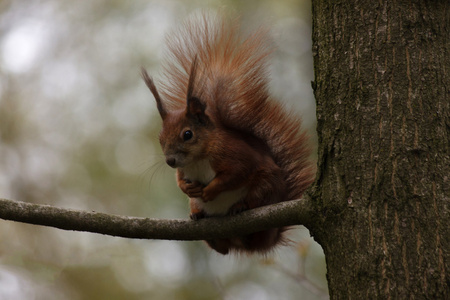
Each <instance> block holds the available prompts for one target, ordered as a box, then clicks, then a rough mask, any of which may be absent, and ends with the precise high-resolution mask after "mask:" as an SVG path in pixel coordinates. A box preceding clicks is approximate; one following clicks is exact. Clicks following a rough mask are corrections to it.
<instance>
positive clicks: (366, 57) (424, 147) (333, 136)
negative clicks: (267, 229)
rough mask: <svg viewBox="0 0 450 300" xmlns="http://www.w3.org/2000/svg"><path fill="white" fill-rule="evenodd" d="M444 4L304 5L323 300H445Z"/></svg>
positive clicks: (449, 13)
mask: <svg viewBox="0 0 450 300" xmlns="http://www.w3.org/2000/svg"><path fill="white" fill-rule="evenodd" d="M449 49H450V3H449V2H448V1H420V0H411V1H397V0H394V1H391V0H380V1H368V0H361V1H359V0H353V1H347V0H345V1H336V0H329V1H327V0H314V1H313V50H314V68H315V82H314V84H313V85H314V90H315V96H316V100H317V119H318V126H317V131H318V135H319V153H318V158H319V161H318V174H317V181H316V182H315V185H314V187H313V189H312V192H311V195H312V198H313V203H314V205H315V211H316V217H315V218H314V221H313V223H312V224H309V226H308V227H309V229H310V230H311V231H312V233H313V236H314V238H315V239H316V240H317V241H318V242H319V243H320V244H321V245H322V247H323V249H324V252H325V257H326V262H327V269H328V274H327V278H328V284H329V291H330V296H331V299H450V295H449V288H450V287H449V272H450V269H449V263H450V252H449V250H450V213H449V204H450V203H449V180H448V179H449V176H450V172H449V166H450V158H449V156H450V155H449V128H450V120H449V111H450V110H449V100H450V99H449V98H450V97H449V86H450V73H449V72H450V52H449Z"/></svg>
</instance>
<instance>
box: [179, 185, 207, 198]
mask: <svg viewBox="0 0 450 300" xmlns="http://www.w3.org/2000/svg"><path fill="white" fill-rule="evenodd" d="M180 188H181V190H182V191H183V193H185V194H186V195H188V196H189V197H190V198H199V197H202V195H203V185H202V184H201V183H200V182H198V181H194V182H190V181H185V182H184V184H183V185H182V186H180Z"/></svg>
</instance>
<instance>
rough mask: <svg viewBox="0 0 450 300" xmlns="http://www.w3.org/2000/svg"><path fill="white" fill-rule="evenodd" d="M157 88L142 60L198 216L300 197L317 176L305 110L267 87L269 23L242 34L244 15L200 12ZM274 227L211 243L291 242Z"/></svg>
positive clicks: (176, 34)
mask: <svg viewBox="0 0 450 300" xmlns="http://www.w3.org/2000/svg"><path fill="white" fill-rule="evenodd" d="M167 49H168V55H167V56H166V59H165V61H163V70H164V78H163V79H164V80H163V83H162V89H161V91H160V92H159V91H158V90H157V88H156V86H155V83H154V81H153V79H152V78H151V77H150V76H149V75H148V74H147V72H146V71H145V69H142V77H143V79H144V81H145V83H146V85H147V86H148V88H149V89H150V91H151V93H152V94H153V96H154V98H155V100H156V105H157V108H158V111H159V114H160V116H161V118H162V121H163V123H162V124H163V125H162V130H161V132H160V135H159V141H160V144H161V147H162V150H163V153H164V155H165V159H166V163H167V164H168V165H169V166H170V167H172V168H176V179H177V184H178V186H179V188H180V189H181V190H182V191H183V192H184V193H185V194H186V195H187V196H188V197H189V203H190V210H191V213H190V217H191V219H193V220H198V219H201V218H208V217H213V216H224V215H233V214H238V213H240V212H242V211H245V210H249V209H252V208H256V207H260V206H264V205H269V204H274V203H278V202H282V201H287V200H292V199H298V198H300V197H301V195H302V193H303V192H304V191H305V189H306V188H307V187H308V186H309V185H310V184H311V182H312V181H313V175H314V166H313V164H312V162H311V159H310V154H311V147H310V145H309V143H308V136H307V135H306V133H305V132H304V131H303V130H302V128H301V120H300V118H299V117H296V116H293V115H291V114H289V113H288V112H286V111H285V109H284V108H283V105H282V104H281V103H279V102H275V101H274V100H273V99H271V96H270V94H269V91H268V82H269V80H268V72H267V64H268V59H269V57H270V55H271V53H272V52H273V46H272V43H271V39H270V36H269V32H268V30H267V29H264V28H260V29H258V30H256V31H255V32H253V33H251V34H248V35H245V34H243V32H242V31H241V30H240V25H239V22H238V20H237V19H232V18H226V17H224V16H222V15H210V14H205V13H202V14H200V15H199V16H196V17H194V18H191V19H188V20H187V21H186V22H185V23H184V24H183V25H182V26H181V27H180V28H179V29H178V30H175V31H173V32H172V33H171V34H170V35H168V37H167ZM284 231H286V228H273V229H269V230H264V231H261V232H256V233H252V234H248V235H243V236H236V237H232V238H228V239H213V240H208V241H206V242H207V244H208V245H209V246H210V247H211V248H212V249H214V250H216V251H217V252H219V253H221V254H227V253H229V252H244V253H266V252H268V251H270V250H272V249H273V248H274V247H275V246H276V245H278V244H283V243H285V242H286V239H285V237H283V232H284Z"/></svg>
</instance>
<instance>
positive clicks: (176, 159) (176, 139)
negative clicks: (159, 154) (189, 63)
mask: <svg viewBox="0 0 450 300" xmlns="http://www.w3.org/2000/svg"><path fill="white" fill-rule="evenodd" d="M142 77H143V78H144V81H145V83H146V84H147V86H148V88H149V89H150V91H151V92H152V94H153V96H154V97H155V100H156V106H157V108H158V111H159V114H160V116H161V119H162V121H163V126H162V130H161V132H160V135H159V142H160V144H161V147H162V150H163V152H164V155H165V157H166V163H167V164H168V165H169V166H171V167H172V168H180V167H184V166H187V165H189V164H191V163H192V162H195V161H197V160H199V159H202V158H204V157H205V156H206V155H207V148H208V147H207V146H208V141H209V140H210V139H209V135H210V134H211V130H212V129H213V128H214V125H213V123H212V120H211V118H210V117H209V116H208V115H207V113H206V103H205V102H203V101H202V100H200V99H199V98H197V97H195V96H192V88H190V87H189V88H188V93H187V99H186V107H185V108H184V109H180V110H174V111H168V110H166V108H165V107H164V105H163V103H162V101H161V97H160V96H159V93H158V91H157V89H156V87H155V84H154V83H153V80H152V79H151V78H150V77H149V76H148V74H147V72H146V71H145V70H144V69H142Z"/></svg>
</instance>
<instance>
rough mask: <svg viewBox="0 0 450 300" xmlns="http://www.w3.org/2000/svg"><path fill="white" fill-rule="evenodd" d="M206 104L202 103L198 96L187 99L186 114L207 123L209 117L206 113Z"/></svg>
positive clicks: (199, 121)
mask: <svg viewBox="0 0 450 300" xmlns="http://www.w3.org/2000/svg"><path fill="white" fill-rule="evenodd" d="M205 110H206V104H204V103H202V101H200V99H198V98H197V97H191V98H188V99H187V107H186V115H187V116H188V117H190V118H194V119H195V120H196V121H197V122H198V123H199V124H202V125H206V124H208V123H209V118H208V116H207V115H206V113H205Z"/></svg>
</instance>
